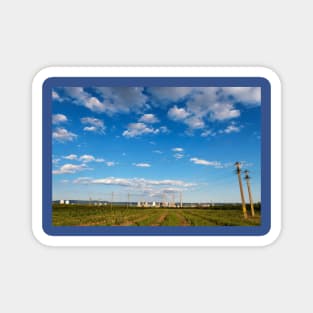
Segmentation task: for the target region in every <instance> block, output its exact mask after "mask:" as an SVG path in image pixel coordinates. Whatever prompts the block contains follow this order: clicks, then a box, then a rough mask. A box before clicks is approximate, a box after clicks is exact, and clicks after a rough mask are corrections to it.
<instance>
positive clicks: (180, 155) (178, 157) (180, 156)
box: [174, 153, 184, 159]
mask: <svg viewBox="0 0 313 313" xmlns="http://www.w3.org/2000/svg"><path fill="white" fill-rule="evenodd" d="M183 157H184V155H183V154H182V153H175V154H174V158H175V159H182V158H183Z"/></svg>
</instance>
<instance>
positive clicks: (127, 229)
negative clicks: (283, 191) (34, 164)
mask: <svg viewBox="0 0 313 313" xmlns="http://www.w3.org/2000/svg"><path fill="white" fill-rule="evenodd" d="M63 86H73V87H74V86H76V87H90V86H129V87H131V86H166V87H202V86H203V87H204V86H206V87H209V86H216V87H226V86H227V87H261V127H262V135H261V154H262V155H261V203H262V214H261V225H260V226H162V227H160V226H140V227H134V226H114V227H112V226H53V225H52V206H51V203H52V123H51V121H52V119H51V111H52V110H51V90H52V88H55V87H63ZM42 88H43V90H42V91H43V93H42V95H43V97H42V109H43V110H42V114H43V115H42V149H43V150H42V160H43V168H42V175H43V176H42V182H43V184H42V186H43V189H42V196H43V198H42V199H43V202H42V210H43V212H42V213H43V214H42V216H43V220H42V227H43V230H44V232H45V233H46V234H48V235H51V236H112V235H113V236H125V235H126V236H147V235H148V236H262V235H265V234H267V233H268V232H269V230H270V227H271V86H270V83H269V81H268V80H267V79H265V78H263V77H51V78H48V79H46V80H45V81H44V83H43V87H42Z"/></svg>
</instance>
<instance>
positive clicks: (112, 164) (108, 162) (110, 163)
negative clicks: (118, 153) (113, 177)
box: [105, 161, 117, 167]
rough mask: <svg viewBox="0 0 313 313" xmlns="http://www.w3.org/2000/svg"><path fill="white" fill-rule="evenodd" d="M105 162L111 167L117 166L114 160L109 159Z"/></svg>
mask: <svg viewBox="0 0 313 313" xmlns="http://www.w3.org/2000/svg"><path fill="white" fill-rule="evenodd" d="M105 164H106V165H107V166H109V167H111V166H115V165H116V164H117V163H116V162H114V161H107V162H105Z"/></svg>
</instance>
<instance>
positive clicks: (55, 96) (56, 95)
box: [52, 90, 61, 100]
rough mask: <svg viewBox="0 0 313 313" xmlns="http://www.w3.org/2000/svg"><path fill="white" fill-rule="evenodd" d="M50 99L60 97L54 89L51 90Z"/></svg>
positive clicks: (58, 98)
mask: <svg viewBox="0 0 313 313" xmlns="http://www.w3.org/2000/svg"><path fill="white" fill-rule="evenodd" d="M52 99H53V100H60V99H61V98H60V96H59V94H58V93H57V92H56V91H55V90H52Z"/></svg>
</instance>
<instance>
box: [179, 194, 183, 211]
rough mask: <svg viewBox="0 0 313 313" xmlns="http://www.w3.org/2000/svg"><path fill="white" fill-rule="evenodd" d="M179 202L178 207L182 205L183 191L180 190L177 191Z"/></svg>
mask: <svg viewBox="0 0 313 313" xmlns="http://www.w3.org/2000/svg"><path fill="white" fill-rule="evenodd" d="M179 203H180V207H181V208H182V207H183V193H182V192H180V193H179Z"/></svg>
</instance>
